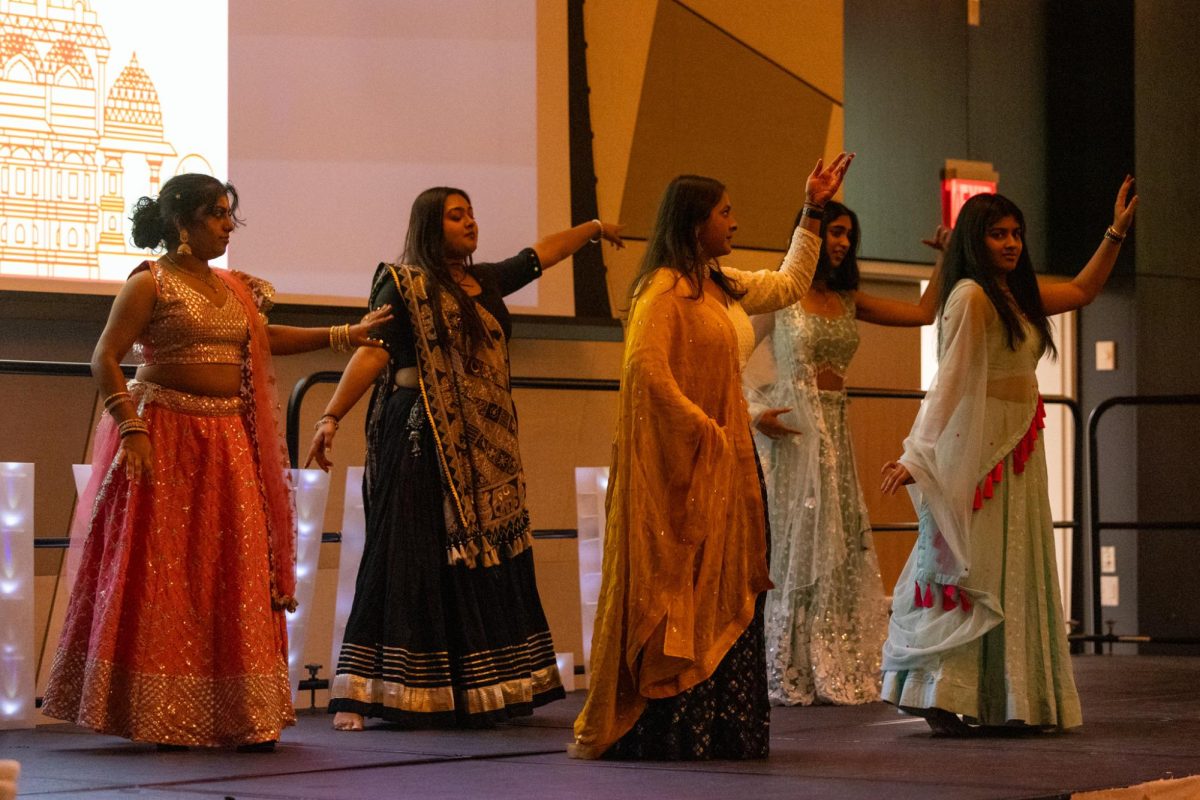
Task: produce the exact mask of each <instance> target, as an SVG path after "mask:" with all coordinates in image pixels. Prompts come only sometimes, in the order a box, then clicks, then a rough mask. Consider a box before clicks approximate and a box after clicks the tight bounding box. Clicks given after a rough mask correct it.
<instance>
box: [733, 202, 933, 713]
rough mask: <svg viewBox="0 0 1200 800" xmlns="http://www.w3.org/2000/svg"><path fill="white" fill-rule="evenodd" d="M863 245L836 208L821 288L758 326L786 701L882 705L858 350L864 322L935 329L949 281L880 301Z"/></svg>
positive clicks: (777, 682) (779, 664)
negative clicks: (853, 428)
mask: <svg viewBox="0 0 1200 800" xmlns="http://www.w3.org/2000/svg"><path fill="white" fill-rule="evenodd" d="M802 213H803V212H802ZM948 234H949V232H948V231H944V230H943V229H939V231H938V234H937V236H936V237H935V239H933V240H929V241H927V242H926V244H929V245H931V246H934V247H938V246H939V243H940V242H941V241H944V238H945V237H946V236H948ZM859 237H860V232H859V227H858V217H857V216H856V215H855V214H854V212H853V211H851V210H850V209H849V208H847V207H846V206H844V205H842V204H841V203H838V202H833V201H831V202H829V203H827V204H826V205H825V212H824V215H823V218H822V221H821V239H822V247H821V257H820V260H819V261H818V263H817V272H816V276H815V277H814V279H813V285H812V289H811V291H810V292H809V293H808V294H807V295H805V296H804V298H803V299H802V300H801V301H800V302H798V303H796V304H794V305H792V306H789V307H788V308H785V309H783V310H781V311H777V312H775V313H774V314H772V315H764V316H763V317H758V318H756V319H755V327H756V328H757V329H758V330H759V332H760V333H761V334H763V335H765V336H767V337H768V340H767V341H766V342H764V344H763V345H762V348H763V349H762V350H761V351H760V352H759V353H758V354H756V359H760V360H762V362H763V363H762V364H761V365H760V369H758V370H748V371H747V378H748V381H747V394H748V398H749V400H750V403H751V411H752V414H754V418H755V428H756V433H757V435H756V436H755V441H756V444H757V445H758V449H759V455H760V457H761V458H762V462H763V469H764V471H765V473H766V477H767V487H768V492H769V497H770V502H769V508H770V514H771V533H772V536H771V580H772V581H773V582H774V584H775V589H773V590H772V591H771V592H769V593H768V594H767V606H766V640H767V683H768V688H769V692H770V698H771V703H772V704H774V705H787V706H793V705H812V704H814V703H833V704H838V705H853V704H858V703H870V702H873V701H876V700H878V699H879V658H880V651H881V649H882V647H883V640H884V637H885V634H886V630H887V606H886V603H885V600H884V595H883V586H882V583H881V580H880V576H879V563H878V560H877V559H876V556H875V549H874V547H873V546H872V542H871V526H870V523H869V522H868V520H867V508H866V504H865V503H864V501H863V494H862V489H861V487H860V486H859V481H858V473H857V471H856V469H855V464H854V450H853V446H852V443H851V440H850V429H849V427H848V425H847V420H846V388H845V383H846V371H847V369H848V368H849V366H850V360H851V359H852V358H853V357H854V353H855V351H856V350H857V349H858V326H857V324H856V320H863V321H865V322H872V323H875V324H877V325H891V326H918V325H928V324H929V323H931V322H933V318H934V312H935V302H936V298H937V291H938V290H937V288H936V284H937V282H938V281H937V277H936V275H937V271H936V270H935V277H934V280H933V281H931V283H930V286H929V289H927V290H926V291H925V293H924V294H923V295H922V296H921V299H920V302H918V303H906V302H901V301H898V300H890V299H887V298H883V297H876V296H874V295H870V294H867V293H866V292H864V291H862V290H860V289H859V288H858V282H859V275H858V260H857V251H858V242H859ZM772 361H773V363H774V366H773V367H771V366H767V364H769V363H770V362H772ZM772 373H773V380H771V379H769V377H770V376H771V375H772Z"/></svg>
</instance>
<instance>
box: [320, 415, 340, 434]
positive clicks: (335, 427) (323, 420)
mask: <svg viewBox="0 0 1200 800" xmlns="http://www.w3.org/2000/svg"><path fill="white" fill-rule="evenodd" d="M326 422H332V423H333V431H334V433H337V430H338V428H340V427H341V426H342V423H341V420H340V419H338V418H337V417H335V416H334V415H333V414H322V415H321V418H320V419H319V420H317V424H316V425H314V426H313V430H317V431H319V430H321V426H322V425H324V424H325V423H326Z"/></svg>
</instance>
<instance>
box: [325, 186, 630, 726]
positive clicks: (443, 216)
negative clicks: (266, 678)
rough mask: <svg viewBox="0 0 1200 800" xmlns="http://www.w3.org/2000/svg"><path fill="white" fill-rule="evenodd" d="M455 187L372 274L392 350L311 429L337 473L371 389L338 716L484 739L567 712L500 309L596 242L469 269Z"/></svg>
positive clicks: (587, 226) (461, 195) (469, 224)
mask: <svg viewBox="0 0 1200 800" xmlns="http://www.w3.org/2000/svg"><path fill="white" fill-rule="evenodd" d="M478 235H479V228H478V225H477V224H476V222H475V213H474V210H473V209H472V207H471V200H470V198H469V197H468V196H467V194H466V192H464V191H462V190H461V189H452V188H448V187H437V188H433V189H427V190H426V191H424V192H422V193H421V194H420V195H419V196H418V197H417V199H416V200H415V201H414V202H413V206H412V213H411V215H410V217H409V223H408V235H407V237H406V239H405V243H404V257H403V263H402V264H401V265H398V266H397V265H392V264H380V265H379V268H378V269H377V270H376V273H375V279H374V282H373V284H372V288H371V306H372V307H376V306H379V305H381V304H383V305H388V304H390V305H391V306H392V307H394V308H395V309H396V312H397V316H396V318H395V319H394V320H393V321H392V322H390V323H389V324H387V325H386V326H384V327H383V328H381V330H380V336H381V337H382V339H383V342H384V348H385V349H383V350H377V349H367V348H363V349H360V350H359V351H358V352H357V353H355V354H354V356H353V358H351V360H350V364H349V366H348V367H347V369H346V372H345V374H344V375H343V376H342V379H341V381H340V382H339V383H338V386H337V389H336V390H335V391H334V393H333V397H332V398H331V399H330V401H329V403H328V405H327V406H326V407H325V413H324V415H323V416H322V417H321V419H320V420H319V421H318V423H317V431H316V435H315V436H314V438H313V444H312V447H311V449H310V450H309V454H308V461H309V462H312V461H314V460H315V461H316V462H317V464H319V465H320V466H321V468H322V469H325V470H328V469H329V466H330V463H331V462H330V461H329V458H328V453H327V451H328V450H329V448H330V447H331V446H332V444H333V440H334V435H335V433H336V432H337V429H338V422H339V420H340V419H341V418H342V417H343V416H345V415H346V413H347V412H349V411H350V409H351V408H352V407H353V406H354V404H355V403H356V402H357V401H358V400H359V398H360V397H362V395H363V394H364V393H365V392H366V391H367V389H368V388H370V387H371V386H372V385H373V386H374V391H373V393H372V395H371V401H370V406H369V408H368V411H367V469H366V476H365V478H364V481H363V497H364V501H365V504H366V517H367V532H366V545H365V548H364V550H363V556H362V562H361V563H360V565H359V571H358V580H357V583H356V584H355V592H354V602H353V606H352V608H351V611H350V616H349V619H348V621H347V623H346V632H345V637H344V639H343V642H342V649H341V654H340V656H339V658H338V665H337V673H336V675H335V677H334V681H333V688H332V699H331V701H330V704H329V709H330V711H332V712H335V713H336V716H335V717H334V727H335V728H338V729H339V730H362V727H363V717H366V716H369V717H381V718H383V719H385V720H390V721H393V722H399V723H402V724H405V725H412V726H431V725H454V724H457V725H462V726H480V725H487V724H491V723H493V722H495V721H498V720H504V719H507V718H509V717H513V716H521V715H527V714H531V713H533V708H534V707H535V706H539V705H542V704H544V703H548V702H550V701H552V700H557V699H559V698H561V697H563V696H564V693H563V688H562V683H561V681H560V678H559V675H558V668H557V666H556V662H555V657H554V646H553V643H552V642H551V639H550V629H549V627H548V625H547V624H546V617H545V614H544V613H543V612H542V604H541V600H540V599H539V597H538V592H537V584H536V581H535V579H534V565H533V550H532V549H531V545H532V544H533V539H532V535H531V533H530V530H529V512H528V511H527V510H526V508H525V476H524V472H523V471H522V467H521V456H520V453H519V452H518V450H517V417H516V411H515V410H514V408H513V400H512V393H511V387H510V378H509V371H510V370H509V360H508V359H509V357H508V339H509V336H510V335H511V333H512V323H511V321H510V317H509V313H508V308H507V307H506V306H505V305H504V300H503V297H504V295H507V294H510V293H512V292H515V291H516V290H518V289H520V288H521V287H523V286H525V285H526V284H528V283H529V282H531V281H533V280H535V279H536V278H537V277H538V276H540V275H541V274H542V271H543V270H544V269H548V268H549V267H551V266H553V265H554V264H557V263H558V262H559V261H561V260H563V259H564V258H566V257H567V256H569V255H571V254H572V253H574V252H575V251H577V250H578V249H579V248H581V247H583V246H584V245H585V244H586V243H587V242H588V241H589V240H592V241H597V242H598V241H600V239H601V238H604V239H606V240H607V241H609V242H611V243H612V244H614V245H616V246H618V247H620V246H622V242H621V236H620V228H619V226H615V225H610V224H608V223H603V222H601V221H600V220H593V221H591V222H586V223H584V224H582V225H577V226H575V227H574V228H569V229H567V230H565V231H561V232H559V233H556V234H552V235H550V236H547V237H546V238H544V239H542V240H541V241H539V242H537V243H536V244H535V245H533V246H532V247H528V248H526V249H524V250H522V251H521V252H520V253H518V254H517V255H515V256H513V257H512V258H509V259H506V260H504V261H500V262H497V263H494V264H475V263H473V262H472V258H471V257H472V254H473V253H474V252H475V247H476V245H477V242H478Z"/></svg>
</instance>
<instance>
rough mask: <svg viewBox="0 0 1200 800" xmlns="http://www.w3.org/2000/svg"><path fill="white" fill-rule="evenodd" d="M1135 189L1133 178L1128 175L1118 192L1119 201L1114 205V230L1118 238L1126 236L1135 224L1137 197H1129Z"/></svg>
mask: <svg viewBox="0 0 1200 800" xmlns="http://www.w3.org/2000/svg"><path fill="white" fill-rule="evenodd" d="M1132 188H1133V176H1132V175H1126V176H1125V180H1123V181H1122V182H1121V188H1120V189H1118V190H1117V201H1116V202H1115V203H1113V223H1112V227H1113V230H1114V231H1116V232H1117V235H1118V236H1124V235H1125V233H1126V231H1128V230H1129V226H1130V225H1132V224H1133V212H1134V211H1136V210H1137V202H1138V199H1137V195H1136V194H1135V195H1133V197H1130V196H1129V191H1130V190H1131V189H1132Z"/></svg>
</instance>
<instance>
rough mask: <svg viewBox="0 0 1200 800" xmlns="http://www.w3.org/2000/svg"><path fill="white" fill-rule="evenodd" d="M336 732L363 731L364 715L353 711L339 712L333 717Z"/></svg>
mask: <svg viewBox="0 0 1200 800" xmlns="http://www.w3.org/2000/svg"><path fill="white" fill-rule="evenodd" d="M333 729H334V730H335V731H361V730H362V729H363V718H362V714H355V713H354V712H353V711H339V712H337V713H336V714H334V715H333Z"/></svg>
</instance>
